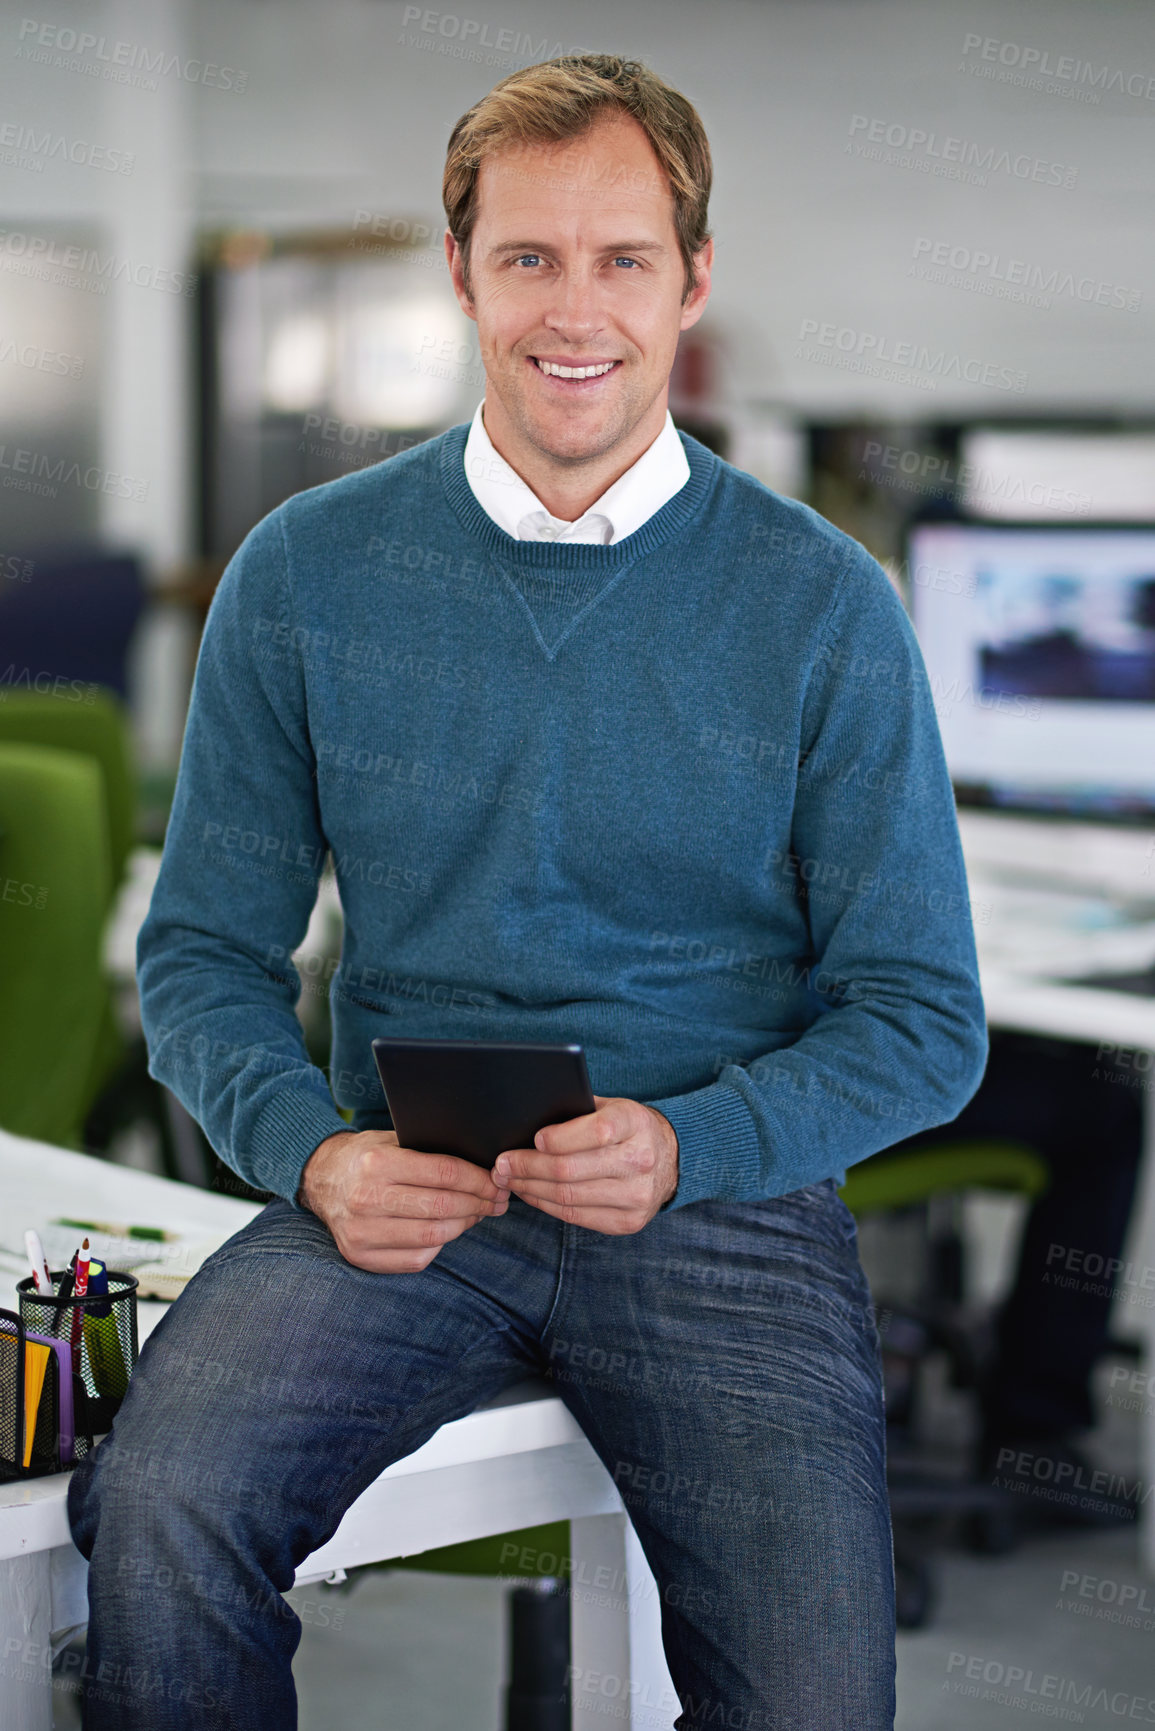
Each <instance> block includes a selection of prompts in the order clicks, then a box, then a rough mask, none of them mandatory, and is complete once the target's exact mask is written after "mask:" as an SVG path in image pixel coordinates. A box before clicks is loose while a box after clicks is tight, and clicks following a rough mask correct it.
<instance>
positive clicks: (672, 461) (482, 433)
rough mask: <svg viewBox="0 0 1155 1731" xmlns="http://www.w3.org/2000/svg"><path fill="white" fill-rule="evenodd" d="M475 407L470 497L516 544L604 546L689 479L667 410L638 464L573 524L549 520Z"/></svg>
mask: <svg viewBox="0 0 1155 1731" xmlns="http://www.w3.org/2000/svg"><path fill="white" fill-rule="evenodd" d="M484 407H485V401H484V399H483V400H482V401H481V402H480V403H478V405H477V409H476V411H475V413H474V416H473V421H472V424H471V425H470V428H469V437H468V438H467V439H466V441H465V474H466V479H467V480H468V482H469V485H470V487H471V488H472V489H473V496H474V498H475V499H476V500H477V502H478V504H479V505H480V506H481V508H482V510H483V511H484V512H485V513H486V515H487V516H489V517H492V519H493V521H494V522H495V523H496V524H497V526H498V528H499V529H504V530H505V532H506V534H507V535H512V536H513V538H514V540H515V541H590V542H600V543H601V544H602V545H604V546H609V545H610V544H611V543H612V542H614V541H622V540H624V539H625V537H626V536H627V535H632V534H633V533H634V531H635V529H640V528H641V526H642V524H643V523H644V522H646V521H647V519H648V518H650V517H652V516H653V515H654V512H655V511H660V510H661V508H662V506H663V505H665V504H667V503H668V502H669V501H670V500H671V499H672V498H673V497H674V494H675V493H677V492H678V491H679V490H680V489H681V488H682V487H684V486H685V485H686V482H687V481H688V480H689V479H690V465H689V463H688V462H687V460H686V453H685V451H684V450H683V448H682V441H681V439H680V438H679V437H678V431H677V428H676V427H675V426H674V422H673V418H672V416H671V414H670V411H669V409H667V410H666V420H665V425H664V426H663V428H662V430H661V432H660V433H659V434H658V436H657V438H656V439H655V440H654V442H653V444H652V445H650V446H648V447H647V449H646V450H644V451H643V452H642V454H641V456H640V457H639V458H638V460H637V462H636V463H634V464H632V465H631V467H630V468H628V469H627V470H626V472H625V474H624V475H619V476H618V478H617V480H616V481H615V482H614V484H613V486H612V487H607V488H606V490H605V492H604V493H603V494H602V496H601V498H600V499H595V500H594V502H593V504H592V505H591V506H590V508H589V510H588V511H584V512H583V513H582V515H581V516H580V517H578V518H577V519H576V520H575V521H574V522H572V523H567V522H566V521H565V520H564V518H561V517H554V516H551V515H550V513H549V512H548V511H547V510H546V508H545V506H544V505H543V504H542V502H541V500H540V499H539V498H538V497H537V495H536V493H534V492H533V490H532V489H531V488H530V487H527V486H526V484H525V482H524V481H523V480H522V478H521V476H520V475H519V474H518V473H517V471H516V470H515V469H513V468H511V467H510V465H509V464H508V463H507V462H506V460H505V458H504V457H503V456H501V454H500V453H499V452H498V450H497V449H496V447H495V446H494V443H493V441H492V439H491V438H490V436H489V434H488V433H487V432H486V430H485V422H484V421H483V420H482V418H481V411H482V409H483V408H484Z"/></svg>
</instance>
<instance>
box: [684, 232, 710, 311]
mask: <svg viewBox="0 0 1155 1731" xmlns="http://www.w3.org/2000/svg"><path fill="white" fill-rule="evenodd" d="M713 268H714V242H713V241H712V240H708V241H707V242H706V244H705V246H704V247H703V248H702V249H701V251H700V252H696V253H695V254H694V275H695V279H696V280H695V283H694V289H693V293H692V294H691V295H690V296H689V298H688V299H687V300H686V302H685V304H684V306H683V307H682V322H681V324H680V325H679V326H678V329H679V330H683V331H688V330H689V328H690V326H691V325H696V324H697V322H698V320H699V319H700V318H701V316H702V314H703V313H704V312H705V310H706V302H707V301H708V300H709V298H710V273H711V272H712V270H713Z"/></svg>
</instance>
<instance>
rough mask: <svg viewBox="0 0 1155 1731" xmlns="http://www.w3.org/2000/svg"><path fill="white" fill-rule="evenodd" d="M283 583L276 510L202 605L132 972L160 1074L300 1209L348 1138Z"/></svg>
mask: <svg viewBox="0 0 1155 1731" xmlns="http://www.w3.org/2000/svg"><path fill="white" fill-rule="evenodd" d="M288 584H289V573H288V568H287V559H286V551H285V544H284V535H283V514H282V513H281V512H275V513H273V515H272V516H270V517H266V518H265V519H264V520H263V522H261V523H259V524H258V525H257V527H256V528H255V529H254V530H253V531H252V532H251V534H250V535H249V536H248V537H247V539H246V540H245V542H244V543H243V545H242V546H241V548H240V549H239V551H238V552H237V554H236V555H235V557H234V558H233V559H232V560H231V561H230V563H229V565H228V568H227V569H226V571H225V573H224V576H223V577H222V579H221V582H220V584H219V586H218V589H217V592H216V594H215V596H214V598H213V602H212V606H211V608H210V610H209V616H208V621H207V624H206V626H205V632H204V638H203V641H202V644H201V650H200V655H199V658H198V661H197V669H196V677H195V679H194V682H193V692H192V700H191V704H190V707H189V715H188V722H187V726H186V729H185V737H184V744H183V747H182V751H181V760H180V770H179V773H178V776H177V785H176V793H175V797H174V801H173V808H172V815H171V818H170V820H169V825H168V832H167V834H166V837H165V844H164V854H163V857H162V860H161V867H160V875H159V877H158V879H157V884H156V888H155V890H154V892H153V897H152V903H151V906H150V908H149V912H148V917H147V918H146V920H145V922H144V925H143V927H142V928H141V932H140V936H139V939H138V943H137V977H138V981H139V986H140V1001H141V1019H142V1023H143V1026H144V1033H145V1038H146V1040H147V1043H148V1049H149V1071H150V1074H151V1075H153V1076H155V1077H156V1078H157V1080H158V1081H161V1082H163V1083H164V1084H165V1085H166V1086H167V1087H169V1088H171V1090H172V1092H173V1093H174V1094H175V1095H176V1096H177V1098H178V1099H179V1100H180V1101H181V1102H182V1103H183V1104H184V1105H185V1106H186V1107H187V1108H188V1110H189V1111H190V1112H191V1114H192V1115H193V1117H194V1118H195V1119H196V1120H197V1122H198V1123H199V1124H201V1125H202V1126H203V1128H204V1131H205V1134H206V1135H207V1137H208V1139H209V1141H210V1142H211V1144H212V1146H213V1147H214V1148H215V1150H216V1151H217V1153H218V1154H219V1155H220V1157H221V1159H222V1160H224V1161H225V1162H226V1164H227V1165H229V1166H230V1167H232V1169H233V1171H235V1172H237V1173H239V1174H240V1176H241V1177H242V1178H244V1179H245V1180H246V1181H247V1182H248V1183H250V1184H253V1185H255V1186H257V1187H258V1188H260V1189H265V1190H271V1191H273V1192H275V1193H276V1194H277V1195H278V1196H283V1197H285V1198H287V1199H288V1200H290V1201H292V1200H294V1199H295V1197H296V1193H297V1188H298V1185H299V1182H300V1175H301V1172H302V1170H303V1168H304V1165H305V1162H306V1161H307V1160H308V1158H309V1156H310V1154H311V1153H312V1152H313V1150H314V1149H315V1148H316V1147H317V1146H318V1145H319V1144H320V1143H321V1142H322V1141H324V1139H325V1138H326V1137H327V1136H331V1135H334V1134H336V1133H337V1132H339V1131H343V1130H347V1129H348V1128H349V1126H348V1124H347V1123H346V1121H345V1120H344V1118H342V1117H341V1115H340V1113H339V1112H338V1111H337V1108H336V1106H335V1104H334V1102H333V1097H332V1095H331V1093H330V1091H329V1085H328V1083H327V1081H326V1079H325V1076H324V1075H323V1074H322V1072H321V1071H320V1070H319V1069H317V1068H316V1067H315V1066H314V1065H313V1064H312V1063H311V1062H310V1060H309V1056H308V1053H307V1050H306V1047H305V1042H304V1035H303V1032H302V1029H301V1025H300V1023H299V1021H298V1019H297V1015H296V1010H295V1005H296V1002H297V998H298V995H299V992H300V984H301V982H300V977H299V975H298V974H297V971H296V969H295V968H294V967H293V964H292V962H291V961H290V959H289V958H290V957H291V955H292V953H293V951H294V950H295V949H296V947H297V946H298V945H299V943H300V942H301V939H302V938H303V936H304V934H305V931H306V929H307V926H308V922H309V916H310V914H311V912H312V908H313V904H314V902H315V900H316V893H317V883H318V880H319V878H320V875H321V871H322V868H323V865H324V860H325V854H326V849H327V844H326V839H325V836H324V834H323V832H322V829H321V822H320V815H319V812H318V807H317V792H316V788H317V784H316V780H315V766H314V759H313V752H312V747H311V744H310V740H309V735H308V729H307V726H306V714H305V694H304V679H303V673H302V668H301V664H300V657H299V655H298V653H297V652H296V650H295V649H294V646H293V632H292V616H291V609H290V603H289V593H288Z"/></svg>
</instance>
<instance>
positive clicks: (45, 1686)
mask: <svg viewBox="0 0 1155 1731" xmlns="http://www.w3.org/2000/svg"><path fill="white" fill-rule="evenodd" d="M51 1625H52V1569H51V1562H50V1557H49V1553H48V1552H47V1551H37V1552H35V1553H33V1555H31V1556H25V1557H11V1558H9V1559H7V1560H6V1561H4V1562H0V1725H2V1726H3V1727H4V1731H52V1642H51V1632H52V1628H51Z"/></svg>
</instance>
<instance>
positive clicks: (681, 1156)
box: [646, 1082, 762, 1209]
mask: <svg viewBox="0 0 1155 1731" xmlns="http://www.w3.org/2000/svg"><path fill="white" fill-rule="evenodd" d="M646 1105H647V1106H652V1107H653V1108H654V1111H655V1112H660V1113H661V1114H662V1116H663V1118H668V1119H669V1121H670V1123H671V1124H672V1125H673V1126H674V1130H675V1132H676V1133H677V1137H678V1188H677V1189H676V1190H675V1192H674V1194H673V1196H672V1197H671V1199H670V1201H669V1202H667V1203H666V1208H667V1209H671V1208H684V1207H685V1206H686V1204H687V1203H688V1202H710V1201H714V1200H721V1199H727V1200H730V1201H738V1200H740V1199H744V1198H749V1197H751V1196H757V1195H759V1194H760V1185H761V1181H762V1149H761V1146H760V1144H759V1141H758V1131H757V1129H756V1128H755V1125H754V1120H753V1118H752V1117H751V1116H750V1109H749V1107H748V1106H747V1105H746V1102H745V1101H744V1100H743V1099H742V1096H741V1095H740V1094H737V1093H735V1091H734V1089H733V1088H729V1087H727V1086H726V1085H725V1084H724V1083H722V1082H711V1083H710V1085H709V1087H707V1088H698V1089H697V1090H696V1091H695V1092H694V1093H692V1094H675V1095H673V1096H672V1098H670V1099H668V1100H647V1101H646Z"/></svg>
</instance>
